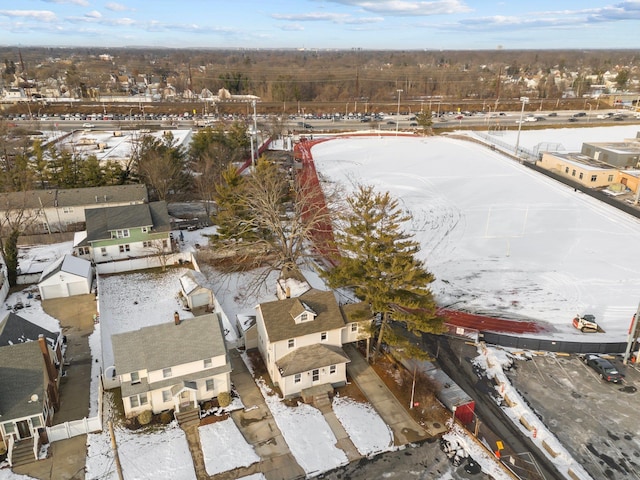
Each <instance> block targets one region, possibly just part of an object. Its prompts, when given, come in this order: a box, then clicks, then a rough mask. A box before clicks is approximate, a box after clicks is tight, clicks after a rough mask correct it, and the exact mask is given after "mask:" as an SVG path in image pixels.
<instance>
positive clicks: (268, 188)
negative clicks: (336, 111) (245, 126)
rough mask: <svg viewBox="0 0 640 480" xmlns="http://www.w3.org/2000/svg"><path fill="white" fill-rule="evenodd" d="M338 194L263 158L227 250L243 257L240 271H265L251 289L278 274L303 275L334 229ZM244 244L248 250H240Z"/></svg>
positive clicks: (245, 188)
mask: <svg viewBox="0 0 640 480" xmlns="http://www.w3.org/2000/svg"><path fill="white" fill-rule="evenodd" d="M339 198H340V196H339V194H338V191H337V190H336V191H331V192H328V191H325V192H324V193H323V192H322V191H321V189H320V185H319V184H318V182H317V181H314V179H313V176H311V175H296V172H295V171H294V170H293V168H291V169H287V168H281V167H279V166H278V165H276V164H272V163H270V162H268V161H266V160H264V159H263V158H261V159H260V160H259V161H258V164H257V166H256V167H255V168H254V170H253V171H252V172H251V173H250V174H249V175H248V176H246V177H244V181H243V183H242V192H241V194H240V195H239V197H238V201H239V204H240V205H239V208H238V211H239V212H241V214H238V215H237V216H236V218H235V229H234V235H233V238H230V239H228V240H227V242H226V243H227V246H229V247H230V248H233V249H234V250H236V251H239V252H242V253H240V256H241V258H239V259H238V261H237V262H236V263H235V265H236V266H237V267H238V268H242V269H246V270H249V269H253V268H256V267H258V266H262V267H265V268H263V269H262V270H261V273H260V274H259V275H257V276H256V277H255V279H254V281H253V283H252V285H251V286H250V288H249V290H252V289H255V288H258V287H259V286H260V285H261V284H262V283H263V282H264V280H265V279H266V278H267V277H268V276H269V274H270V273H271V272H273V271H283V270H290V271H297V270H298V268H299V265H300V263H302V262H304V261H305V259H306V258H308V257H309V256H311V255H314V251H313V247H314V245H315V246H316V248H322V246H321V245H320V244H321V242H322V240H326V234H327V230H328V229H330V225H331V218H332V216H333V209H334V208H335V206H336V205H337V203H338V199H339ZM239 245H242V247H243V248H242V250H240V249H239Z"/></svg>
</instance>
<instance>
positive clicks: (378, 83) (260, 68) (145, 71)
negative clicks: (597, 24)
mask: <svg viewBox="0 0 640 480" xmlns="http://www.w3.org/2000/svg"><path fill="white" fill-rule="evenodd" d="M101 55H109V56H110V57H111V58H109V59H107V60H105V59H101V58H100V56H101ZM637 57H638V51H636V50H493V51H490V50H467V51H462V50H460V51H458V50H450V51H448V50H443V51H436V50H424V51H418V50H405V51H396V50H388V51H376V50H364V49H349V50H251V49H234V50H230V49H229V50H225V49H220V50H218V49H169V48H100V47H91V48H80V47H78V48H48V47H0V58H1V59H2V66H3V70H2V82H3V86H9V85H10V84H11V82H12V81H14V79H15V78H16V75H18V76H20V77H21V78H22V79H23V80H36V81H38V82H52V81H62V82H65V84H66V85H67V86H68V87H69V88H71V89H76V91H79V92H82V91H86V89H88V88H97V89H98V90H99V92H100V94H101V95H107V94H114V93H122V92H119V91H118V85H117V82H114V81H113V76H114V75H129V76H133V77H136V78H137V77H138V76H139V75H140V76H143V77H145V78H147V79H148V80H149V81H151V80H152V79H153V80H156V81H159V82H160V83H161V85H168V84H170V85H172V86H173V87H175V88H176V90H177V91H178V92H184V91H185V90H191V91H192V92H194V93H195V94H200V93H201V92H202V91H203V90H205V89H206V90H209V91H211V92H212V93H214V94H216V93H217V92H218V90H219V89H221V88H226V89H227V90H229V92H230V93H232V94H240V95H242V94H251V95H257V96H259V97H260V98H261V99H262V101H265V102H283V103H286V102H334V101H345V102H349V101H363V102H367V101H371V102H374V101H377V102H379V101H393V100H394V99H395V98H397V95H398V93H399V92H398V90H402V92H401V95H402V98H403V99H407V100H409V99H431V98H438V97H443V98H456V99H495V98H516V97H518V96H519V95H522V94H525V93H526V94H528V95H531V96H532V97H534V98H538V99H555V98H561V97H562V95H563V93H564V92H565V91H566V89H568V88H571V89H573V90H574V91H575V92H576V94H577V96H580V95H581V94H582V93H583V92H586V91H588V88H589V86H590V85H591V84H594V83H596V84H599V83H602V82H603V80H604V76H605V74H606V73H614V74H616V73H619V72H620V71H623V72H624V75H623V80H624V82H623V83H624V84H623V85H620V87H622V88H627V87H632V86H634V85H637V81H638V78H639V75H638V74H639V70H638V67H637V66H636V65H635V64H634V62H635V61H637V60H636V58H637ZM12 65H13V67H11V66H12ZM7 67H9V68H7ZM533 78H535V79H536V82H535V83H536V87H535V88H533V89H532V88H531V87H527V85H526V83H527V82H526V81H527V79H533Z"/></svg>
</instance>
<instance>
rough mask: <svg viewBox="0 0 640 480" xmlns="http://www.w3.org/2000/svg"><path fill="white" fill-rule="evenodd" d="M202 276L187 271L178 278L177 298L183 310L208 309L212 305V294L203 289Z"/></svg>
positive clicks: (209, 290) (203, 279)
mask: <svg viewBox="0 0 640 480" xmlns="http://www.w3.org/2000/svg"><path fill="white" fill-rule="evenodd" d="M204 283H205V278H204V275H202V274H201V273H200V272H195V271H193V270H189V271H188V272H187V273H185V274H184V275H182V276H181V277H180V292H179V294H178V295H179V297H180V299H181V300H182V303H183V304H184V306H185V308H186V309H188V310H193V309H194V308H198V307H208V306H209V305H213V292H212V291H211V289H209V288H207V287H204V286H203V284H204Z"/></svg>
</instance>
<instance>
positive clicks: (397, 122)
mask: <svg viewBox="0 0 640 480" xmlns="http://www.w3.org/2000/svg"><path fill="white" fill-rule="evenodd" d="M397 92H398V115H397V116H396V137H397V136H398V125H400V95H401V94H402V92H403V90H402V89H398V90H397Z"/></svg>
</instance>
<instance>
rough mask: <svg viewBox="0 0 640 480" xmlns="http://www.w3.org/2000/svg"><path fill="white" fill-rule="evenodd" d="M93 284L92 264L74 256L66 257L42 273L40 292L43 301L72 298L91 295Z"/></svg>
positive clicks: (39, 283) (39, 284)
mask: <svg viewBox="0 0 640 480" xmlns="http://www.w3.org/2000/svg"><path fill="white" fill-rule="evenodd" d="M92 282H93V268H92V267H91V262H90V261H88V260H85V259H83V258H78V257H74V256H73V255H65V256H63V257H61V258H59V259H58V260H56V261H55V262H53V263H52V264H51V265H49V266H48V267H47V268H46V269H45V270H44V272H42V275H41V276H40V281H39V282H38V290H40V297H41V298H42V299H43V300H48V299H50V298H60V297H71V296H73V295H84V294H87V293H90V292H91V284H92Z"/></svg>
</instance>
